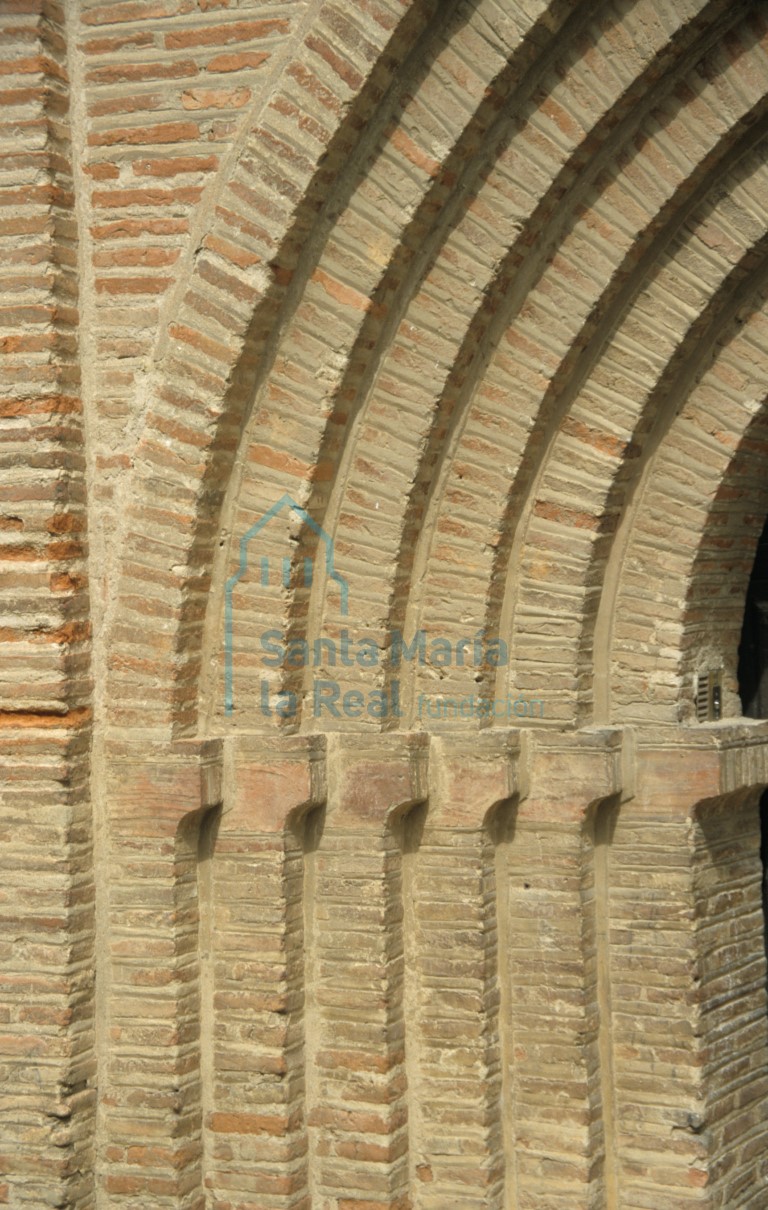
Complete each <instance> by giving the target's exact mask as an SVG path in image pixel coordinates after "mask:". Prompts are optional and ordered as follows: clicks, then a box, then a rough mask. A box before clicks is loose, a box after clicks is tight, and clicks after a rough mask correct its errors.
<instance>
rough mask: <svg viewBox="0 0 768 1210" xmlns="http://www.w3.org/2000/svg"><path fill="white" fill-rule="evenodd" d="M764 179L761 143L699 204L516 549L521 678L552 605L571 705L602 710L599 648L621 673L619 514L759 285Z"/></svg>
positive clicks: (561, 683)
mask: <svg viewBox="0 0 768 1210" xmlns="http://www.w3.org/2000/svg"><path fill="white" fill-rule="evenodd" d="M764 184H765V170H764V166H763V164H762V160H761V156H760V153H759V152H756V153H755V154H754V155H753V156H751V157H750V158H749V159H748V161H747V162H746V163H745V162H741V163H739V164H738V165H737V166H736V169H735V170H734V172H733V173H732V174H730V175H726V176H725V177H724V178H722V179H720V180H717V181H716V182H715V183H714V186H713V192H714V195H715V196H717V194H718V193H719V192H721V191H725V193H726V197H725V199H724V200H723V201H722V202H719V203H716V204H714V205H713V204H712V202H711V201H710V200H707V202H706V203H705V204H704V205H703V206H701V207H699V208H698V209H697V210H696V211H694V212H693V214H691V215H690V217H689V219H688V220H687V222H686V224H685V226H684V228H683V230H682V231H681V233H680V234H679V235H678V236H677V237H676V238H675V240H674V241H673V242H672V244H671V245H670V246H669V248H668V249H667V252H666V255H665V256H664V258H663V259H662V260H661V261H660V262H659V264H658V266H657V268H656V269H654V271H653V272H652V273H651V274H649V276H648V280H647V281H646V285H645V287H644V288H643V290H642V291H641V292H640V293H639V295H638V297H637V299H636V301H635V303H634V305H633V306H632V307H631V308H630V309H629V311H628V312H627V314H626V316H625V317H624V319H623V320H622V322H621V324H620V325H619V326H618V328H617V331H616V332H615V334H614V335H613V336H612V338H611V339H610V341H609V342H608V344H607V345H606V347H605V349H604V352H603V354H602V356H601V357H600V359H599V360H598V361H597V363H596V365H595V367H594V369H593V371H592V375H591V377H590V379H589V381H588V382H587V383H586V384H585V386H584V387H583V389H582V391H581V392H580V393H579V395H577V397H576V399H575V400H574V401H573V403H572V405H571V407H570V410H569V412H568V415H567V417H566V418H565V419H564V420H563V422H562V424H561V427H560V431H559V432H558V433H557V435H556V436H555V438H554V440H553V442H552V445H551V447H550V451H549V453H548V456H547V458H546V460H545V461H544V464H543V465H542V467H541V469H540V472H539V478H538V484H537V488H536V491H535V493H532V499H531V503H530V506H529V515H528V517H527V519H526V520H527V526H526V529H525V530H524V534H523V535H522V536H521V538H520V542H519V548H518V549H519V553H518V557H517V558H516V560H515V572H514V584H515V587H514V588H513V592H514V593H515V596H514V601H515V605H516V616H515V625H514V627H513V629H512V633H513V636H514V637H513V646H514V649H515V651H516V652H518V653H519V655H518V656H517V657H516V661H515V667H514V668H513V675H516V677H517V678H519V681H518V685H515V684H514V681H513V685H514V687H516V688H517V687H518V686H519V687H521V688H522V687H525V688H526V689H528V690H529V691H530V683H531V682H530V679H529V678H531V677H534V678H535V677H536V676H537V670H536V669H535V668H534V667H533V665H534V663H535V660H534V659H531V658H530V656H529V655H528V654H527V653H528V651H530V648H531V646H532V643H533V642H534V636H535V629H536V623H535V621H534V615H535V614H536V612H537V610H541V609H542V608H545V609H546V611H547V613H548V614H549V615H550V616H551V618H552V619H553V620H552V622H551V625H550V627H549V633H550V635H551V638H550V639H549V641H548V643H547V646H548V647H549V648H550V651H549V653H548V654H547V656H546V663H547V665H548V667H547V669H546V670H545V669H539V670H538V679H539V684H540V687H541V689H544V690H545V687H546V685H547V682H548V680H549V677H550V676H552V677H554V678H555V684H554V686H553V689H552V692H555V691H556V692H557V694H558V695H559V696H560V697H561V699H562V698H566V699H567V698H568V697H569V696H571V700H572V703H573V704H572V706H571V712H573V711H574V710H575V708H576V707H575V700H576V696H577V695H578V696H579V699H580V702H581V707H582V709H583V711H584V713H583V715H582V717H589V716H590V714H591V702H592V666H593V661H594V660H595V659H596V660H597V663H598V673H599V675H600V676H601V677H602V678H603V682H602V683H603V684H604V682H605V678H606V677H608V676H609V675H610V674H609V672H608V670H607V668H606V667H605V661H604V660H603V659H602V656H603V654H604V650H605V647H604V644H605V641H606V637H605V632H604V631H603V630H601V631H600V632H599V633H598V636H597V640H596V641H595V640H594V638H593V635H594V627H595V618H596V612H597V608H598V605H600V604H601V603H602V605H601V607H602V609H603V617H604V618H606V619H607V618H608V617H609V613H608V605H607V601H608V596H609V594H607V593H606V592H605V591H604V587H603V582H604V578H605V576H606V564H607V561H608V560H610V558H611V551H612V549H613V539H614V534H615V531H616V527H617V525H618V524H619V523H620V522H622V517H623V515H624V514H626V516H625V518H624V521H623V522H622V524H624V525H625V526H631V524H632V516H633V510H634V509H635V508H636V503H635V501H634V498H633V493H634V488H635V485H636V483H637V481H638V478H639V476H640V475H641V473H642V470H643V468H644V467H645V465H646V462H647V459H648V457H649V455H650V451H652V450H653V449H654V448H657V447H658V445H659V443H660V442H663V440H664V436H665V428H666V425H667V424H668V423H670V421H671V418H672V416H673V415H674V413H675V411H677V410H678V409H679V408H680V406H681V402H682V399H683V398H684V396H685V393H686V391H687V389H689V388H690V384H691V381H692V379H693V376H694V374H695V372H696V369H697V367H698V366H699V364H700V360H701V355H702V352H703V351H705V350H706V351H709V349H710V348H711V345H712V343H713V342H715V341H716V340H717V338H718V334H719V333H720V332H721V330H722V326H723V323H724V322H727V317H728V315H729V312H730V310H731V307H732V303H733V300H734V299H740V298H741V297H742V292H743V290H744V289H747V290H748V289H749V282H750V280H751V278H752V276H753V272H754V269H755V265H756V264H757V263H759V260H760V256H761V253H762V249H763V245H764V239H765V229H764V217H763V215H762V208H761V206H760V203H759V200H758V199H759V197H760V196H761V190H762V189H763V188H764ZM606 420H607V423H606ZM601 422H602V423H601ZM672 525H673V522H672V521H671V520H670V526H672ZM683 591H684V589H683ZM613 604H614V605H615V601H614V602H613ZM555 619H557V620H556V621H555ZM606 624H607V625H608V626H610V625H611V622H610V621H608V622H607V623H606ZM595 644H596V647H597V650H596V651H595ZM542 682H543V684H542ZM678 690H679V686H676V687H675V693H677V692H678ZM600 708H601V710H602V711H604V706H603V703H602V702H601V703H600ZM567 713H568V712H566V714H567ZM604 717H606V716H605V714H604V713H601V718H604Z"/></svg>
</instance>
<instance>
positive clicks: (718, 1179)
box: [677, 788, 768, 1210]
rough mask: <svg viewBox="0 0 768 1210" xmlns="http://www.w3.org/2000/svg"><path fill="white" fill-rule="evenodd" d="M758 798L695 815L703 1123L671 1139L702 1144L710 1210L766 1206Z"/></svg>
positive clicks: (745, 795) (766, 1071)
mask: <svg viewBox="0 0 768 1210" xmlns="http://www.w3.org/2000/svg"><path fill="white" fill-rule="evenodd" d="M759 794H760V789H759V788H758V789H755V788H752V789H750V790H745V791H741V792H740V793H736V794H729V795H724V796H723V797H722V798H718V799H715V800H714V802H710V803H706V804H703V805H702V807H701V808H700V809H699V810H698V811H697V812H696V816H695V824H696V826H695V828H694V832H693V842H694V846H695V848H694V862H693V873H694V897H695V915H696V934H697V951H698V964H699V965H698V974H699V976H700V980H701V982H700V990H701V1013H702V1033H703V1038H704V1051H703V1058H704V1064H703V1072H702V1082H703V1086H704V1091H705V1107H704V1120H703V1121H698V1120H691V1119H688V1120H686V1121H685V1122H684V1123H682V1125H680V1124H678V1127H677V1129H678V1132H680V1130H682V1133H683V1134H684V1135H685V1134H687V1133H688V1132H691V1131H692V1132H693V1133H695V1134H698V1135H704V1136H705V1138H706V1139H707V1140H709V1139H711V1144H710V1146H709V1153H710V1156H709V1158H710V1167H709V1173H710V1180H711V1195H712V1206H713V1207H717V1208H718V1210H728V1208H729V1207H731V1206H738V1207H740V1208H741V1207H744V1208H747V1207H749V1208H751V1210H758V1207H760V1206H764V1205H765V1204H766V1202H768V1120H767V1118H766V1111H765V1104H766V1097H768V1011H766V1009H767V1008H768V1005H767V1003H766V964H765V945H764V927H765V921H764V919H763V904H762V880H763V866H762V862H761V860H760V814H759V805H758V796H759Z"/></svg>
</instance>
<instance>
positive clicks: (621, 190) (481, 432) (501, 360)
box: [410, 29, 764, 720]
mask: <svg viewBox="0 0 768 1210" xmlns="http://www.w3.org/2000/svg"><path fill="white" fill-rule="evenodd" d="M740 32H741V33H742V36H744V37H745V41H746V43H747V45H748V44H749V43H750V42H751V43H752V44H753V45H752V51H753V54H754V57H755V60H756V61H757V62H758V63H759V62H761V61H762V54H763V52H762V49H761V48H760V47H759V46H756V45H755V39H754V35H753V33H752V32H751V31H750V30H749V29H743V30H742V31H740ZM732 37H733V38H734V40H735V42H736V44H737V45H738V34H735V33H734V34H732ZM742 49H743V50H744V49H745V47H742ZM705 62H706V61H705ZM742 66H743V65H742ZM713 67H714V64H713V63H712V62H711V61H710V63H709V64H708V65H707V68H706V69H705V70H706V74H707V83H706V84H702V82H701V76H699V88H698V91H699V94H700V98H701V99H699V98H697V105H698V106H700V105H701V104H702V102H707V101H708V108H709V112H710V113H712V112H714V111H715V109H716V108H722V109H723V110H724V111H726V110H727V113H728V117H727V118H725V116H724V114H723V117H722V119H721V120H719V121H717V122H715V123H714V124H711V123H710V124H707V123H703V124H700V123H699V122H698V121H697V116H696V113H694V114H693V115H692V114H691V113H690V112H689V105H690V104H691V99H692V97H694V96H695V93H694V92H693V90H692V88H691V87H690V85H689V84H688V82H687V81H678V82H677V90H678V99H679V101H680V104H679V108H678V111H677V113H674V114H669V113H668V114H667V115H666V120H665V122H664V124H663V127H664V128H663V130H662V129H661V128H659V127H658V125H657V130H656V132H655V137H653V135H651V137H647V138H646V139H645V142H640V141H638V143H637V144H636V147H635V148H634V149H633V150H634V151H635V154H634V155H633V157H632V159H631V160H630V161H629V162H625V163H624V164H623V165H621V166H620V170H619V171H617V173H616V176H615V179H614V180H613V181H612V182H608V183H607V184H605V186H604V188H603V190H602V192H601V193H600V194H599V195H598V197H597V198H596V199H595V200H592V199H590V201H589V204H587V203H585V210H584V214H583V215H582V221H581V223H580V224H576V225H575V226H574V229H573V232H572V233H571V236H570V245H569V244H567V243H565V242H564V244H563V245H562V246H561V248H560V249H559V254H558V256H557V257H556V258H555V260H554V261H553V263H552V265H551V266H548V268H547V270H546V272H545V273H544V274H543V275H542V279H541V282H540V283H537V285H536V287H535V288H532V289H531V290H529V291H528V293H527V295H526V301H525V308H524V310H523V311H522V312H521V314H520V315H518V316H517V317H516V318H515V320H514V322H513V323H512V324H511V325H510V327H509V328H508V329H507V331H506V332H505V335H504V337H503V339H502V340H501V341H500V342H499V343H498V345H497V348H496V350H495V351H494V352H493V353H492V355H491V356H490V357H489V361H488V366H487V369H486V371H485V374H484V376H483V378H482V380H481V382H480V384H479V386H477V387H476V394H475V398H474V400H473V402H472V405H471V407H468V408H467V409H466V414H465V415H464V416H463V417H462V418H461V426H460V427H458V426H457V434H456V437H455V444H454V448H453V449H452V450H451V452H450V456H447V457H446V459H445V467H444V482H443V483H441V484H440V486H439V489H438V490H436V491H435V493H434V496H435V499H434V503H433V505H432V506H431V514H428V517H427V525H426V526H425V528H424V537H423V539H422V541H423V543H424V548H425V549H424V551H423V553H422V555H421V557H420V559H418V560H417V568H418V571H419V573H420V574H421V575H423V585H422V589H421V593H420V596H421V600H422V601H423V604H422V603H421V602H420V601H419V596H418V595H417V594H416V593H415V594H414V597H413V598H412V600H411V602H410V605H411V608H412V609H413V611H414V621H413V622H412V623H411V629H412V630H416V629H417V625H418V621H417V619H418V618H419V617H421V618H425V617H426V618H428V617H429V616H430V611H432V613H433V611H434V604H435V603H436V602H439V601H440V599H441V598H443V599H445V598H446V596H447V597H448V599H449V600H451V599H455V597H456V595H457V594H459V593H461V600H462V604H463V606H464V621H463V625H464V627H465V629H467V630H470V631H471V630H474V628H475V626H483V625H485V626H486V628H487V630H488V632H489V633H492V632H498V631H499V630H500V632H501V633H502V634H504V635H508V634H509V633H510V631H511V630H512V627H513V613H514V602H515V601H516V600H517V601H519V597H517V595H516V594H517V590H518V579H519V576H518V571H519V561H518V552H519V549H520V547H519V545H518V544H517V543H515V542H514V538H515V535H516V533H518V532H519V533H520V534H521V538H520V543H522V541H523V538H522V534H524V533H525V528H524V526H521V523H520V518H521V517H522V518H523V519H524V518H525V509H526V501H527V500H528V501H529V505H531V506H532V505H533V504H534V503H535V498H536V497H535V488H536V485H537V482H538V476H539V474H540V473H541V471H542V468H543V466H544V465H545V460H544V455H545V454H546V453H547V450H548V445H549V443H550V442H551V441H552V440H553V439H554V438H555V434H556V432H557V425H558V424H559V423H563V424H565V425H566V426H567V424H568V422H569V419H570V418H571V411H572V409H573V408H574V406H575V404H574V400H578V392H579V388H580V387H581V386H582V385H583V383H584V381H585V380H587V381H588V380H589V374H590V372H591V367H592V366H593V365H594V363H595V361H596V359H597V358H598V357H599V355H600V353H601V351H602V349H603V347H604V345H605V342H606V339H607V337H608V336H609V334H610V332H611V328H612V326H613V325H614V324H615V323H616V322H617V319H618V317H619V316H620V315H621V314H622V313H623V311H624V310H625V309H626V308H627V307H629V306H630V305H631V302H632V299H633V298H634V297H635V296H636V294H637V293H638V292H639V291H640V290H641V289H642V287H643V285H644V283H645V280H646V278H647V277H648V275H649V274H650V273H652V265H653V264H654V262H655V260H656V259H657V258H658V257H659V256H660V255H661V254H662V251H663V249H664V248H665V246H666V244H667V243H669V241H670V239H671V238H672V236H673V234H674V232H675V230H676V228H677V227H678V226H679V224H680V222H681V221H682V220H683V217H684V216H685V215H686V214H687V213H689V212H690V211H691V210H692V209H695V207H696V205H700V204H701V202H702V199H703V198H705V197H706V196H707V193H708V192H709V191H710V190H711V189H713V188H714V189H718V188H722V187H723V185H722V180H721V177H723V176H725V177H726V179H727V175H728V172H729V171H731V170H732V168H733V165H734V162H735V161H737V160H738V159H739V158H741V157H742V156H743V155H744V153H745V151H746V150H747V149H748V148H749V146H751V145H752V144H754V142H755V140H756V138H757V137H759V134H757V133H756V132H757V131H758V127H759V119H760V118H761V115H762V114H763V113H764V100H763V98H762V97H761V95H760V93H759V91H758V89H755V90H754V92H753V93H752V94H751V95H748V94H742V95H741V96H740V104H741V115H740V116H741V123H739V122H738V119H736V113H737V112H738V110H736V112H735V111H734V110H735V107H734V105H733V103H732V98H733V96H734V89H735V92H736V95H739V91H740V90H739V89H738V88H736V75H737V68H736V67H735V66H734V65H731V64H729V65H725V64H723V67H722V70H720V71H717V70H713ZM697 74H698V73H697ZM702 74H703V73H702ZM747 74H749V73H747ZM753 78H754V77H753ZM693 82H695V77H694V81H692V83H693ZM710 87H711V89H712V91H711V92H710V91H709V88H710ZM729 94H730V97H731V101H730V102H729V103H728V105H725V104H723V103H722V102H723V100H724V98H725V97H727V96H728V95H729ZM718 98H719V99H720V104H718ZM705 112H706V110H705ZM698 115H699V117H700V115H701V110H700V109H699V110H698ZM734 119H736V120H734ZM683 131H685V137H684V138H683V137H682V136H683ZM745 132H746V133H745ZM641 133H643V134H644V133H645V132H641ZM662 136H663V137H662ZM678 140H679V144H678V143H677V141H678ZM670 145H672V146H675V145H678V146H679V147H680V152H679V154H678V156H677V157H674V156H673V157H672V158H671V159H669V158H667V159H665V157H666V156H667V154H668V149H669V147H670ZM662 166H665V171H664V173H663V174H662V172H661V171H660V167H662ZM640 190H643V192H642V193H641V192H640ZM624 215H631V216H632V220H633V222H636V223H637V228H636V229H633V230H627V228H626V226H624V229H622V226H620V225H619V224H618V222H617V220H619V219H620V217H621V216H624ZM606 231H608V233H609V234H610V235H611V236H612V237H613V240H614V243H615V244H618V246H619V249H620V251H621V252H622V253H623V255H624V258H625V259H624V261H623V264H622V262H621V261H620V260H619V262H618V264H617V265H616V267H615V268H614V269H613V271H612V275H609V274H607V273H605V261H606V244H605V240H604V238H603V242H601V240H600V237H601V236H603V237H605V232H606ZM569 248H570V255H566V251H567V250H568V249H569ZM590 250H591V251H590ZM598 255H599V257H600V261H599V264H598V265H597V266H596V267H595V268H594V269H593V268H592V265H591V264H590V259H589V257H590V256H593V257H594V259H595V260H596V261H597V257H598ZM590 275H591V276H592V278H593V280H592V281H590ZM606 277H608V280H609V285H608V288H607V289H606V288H605V278H606ZM585 287H586V288H585ZM574 289H575V290H576V291H577V293H576V294H575V295H574V294H573V293H572V296H571V300H570V301H569V303H568V304H567V305H566V303H565V299H566V298H567V297H568V295H567V294H566V293H565V290H570V291H571V292H573V291H574ZM552 299H554V300H555V301H556V302H558V301H559V302H561V306H560V309H559V314H558V317H557V321H556V324H554V323H551V322H548V316H549V317H550V318H551V317H552V314H553V310H552ZM553 328H554V329H555V332H554V335H552V331H553ZM513 383H514V385H512V384H513ZM510 395H511V397H512V399H514V401H515V403H516V410H517V412H518V417H519V419H516V427H515V429H511V428H510V427H509V426H506V429H505V426H504V425H503V424H502V420H503V417H505V416H506V415H508V414H509V407H508V403H507V401H508V399H509V398H510ZM573 419H574V420H576V421H578V419H579V418H578V416H577V415H575V414H574V417H573ZM489 421H490V423H489ZM590 429H594V430H595V433H596V434H597V433H599V431H600V425H599V423H595V421H594V420H593V421H592V423H591V424H588V425H586V427H585V423H584V418H583V417H582V418H581V427H579V424H578V423H576V425H575V437H576V442H577V444H576V448H577V449H578V448H579V446H578V443H579V442H580V441H581V442H583V443H584V444H585V445H588V443H589V437H590ZM573 439H574V433H571V434H570V435H569V436H568V438H567V440H566V441H565V442H563V445H561V475H562V476H563V477H564V478H565V481H567V478H568V475H569V469H568V468H569V466H570V465H571V464H572V457H571V455H569V453H568V451H567V445H568V442H569V441H570V442H571V444H573ZM478 451H479V453H478ZM628 452H629V454H630V456H631V455H632V454H633V453H634V450H629V451H628ZM468 476H469V477H470V478H471V482H469V481H468ZM510 479H511V480H512V489H511V490H510ZM611 480H612V475H611V474H609V475H608V479H607V484H608V485H610V482H611ZM499 500H502V501H504V502H505V505H504V507H503V509H502V511H501V513H500V511H499V504H498V501H499ZM542 520H547V519H546V518H542ZM548 528H549V529H550V531H551V530H552V526H551V525H550V526H549V527H548ZM572 532H573V531H572V527H571V526H570V525H569V524H568V522H567V521H566V524H565V525H564V526H563V527H562V530H561V538H560V539H559V541H560V543H561V544H560V547H559V548H558V545H557V543H555V542H554V541H553V542H552V544H551V546H550V550H551V554H550V559H551V560H553V561H555V562H556V560H557V557H558V556H557V551H558V549H563V545H566V546H567V544H568V543H569V541H570V534H571V533H572ZM577 537H578V530H577ZM538 540H539V542H540V543H541V547H540V549H539V550H538V552H537V553H538V554H540V555H541V557H542V559H544V558H546V549H547V540H546V538H544V540H543V541H542V540H541V538H539V539H538ZM468 542H472V543H473V546H472V550H473V552H476V553H475V554H474V557H473V558H468V556H467V551H468V549H469V547H468ZM430 548H431V549H430ZM535 549H536V548H535V546H534V547H533V548H532V550H535ZM556 571H557V568H556V567H552V569H551V572H550V579H552V573H556ZM415 578H418V577H415ZM468 581H469V582H468ZM462 582H463V586H462ZM563 588H564V592H563V593H560V594H559V596H558V607H559V608H562V609H563V610H564V611H565V612H566V620H567V622H568V623H569V624H570V625H572V626H573V627H574V629H576V628H578V627H579V626H580V625H581V624H582V611H581V607H578V608H574V609H573V610H572V611H571V612H570V613H568V612H567V610H568V606H569V602H568V601H567V592H568V585H567V583H566V584H564V585H563ZM472 602H474V606H473V607H472V606H471V603H472ZM550 604H551V602H550ZM542 606H543V607H544V608H545V609H546V608H547V602H546V601H545V600H544V598H543V597H542V598H540V599H539V602H538V605H537V606H534V612H535V613H536V618H535V619H534V618H532V619H531V626H532V627H533V628H534V629H536V630H537V631H538V633H539V635H540V634H541V632H542V621H541V607H542ZM470 607H471V608H472V611H471V612H470ZM553 612H554V609H553ZM467 615H469V618H468V620H467ZM443 624H444V625H446V624H448V625H449V624H450V622H449V619H448V618H447V617H446V619H445V622H444V623H443ZM523 641H524V642H525V646H526V648H527V649H530V647H531V646H534V645H535V646H536V648H537V651H536V656H535V657H534V659H533V660H532V661H531V664H530V668H529V669H528V670H526V671H527V673H528V675H527V676H526V677H520V667H519V666H518V668H517V669H516V670H515V671H516V672H517V674H518V677H519V681H518V683H517V684H516V685H515V684H513V685H512V686H511V688H514V689H515V690H517V689H520V690H522V691H523V692H524V693H529V694H530V693H535V692H536V690H538V689H540V684H539V678H540V675H541V671H540V667H539V666H537V659H536V657H537V656H540V647H541V643H538V644H536V636H535V635H533V634H532V635H530V636H527V641H526V640H523ZM569 641H570V640H569ZM546 644H547V639H546V637H545V645H546ZM549 644H550V645H551V646H555V645H558V646H561V645H562V636H558V635H553V636H552V638H551V639H550V640H549ZM564 663H567V660H566V661H564ZM566 675H567V676H568V677H569V683H568V684H567V685H563V684H558V685H557V686H556V687H555V688H556V693H557V695H558V696H560V697H561V698H562V699H563V702H564V705H563V713H562V717H563V718H564V719H566V720H569V719H571V718H572V717H573V716H574V714H575V699H576V685H575V684H574V680H575V677H574V675H573V673H571V672H568V671H567V672H566ZM449 688H452V689H453V690H454V691H455V692H456V693H469V692H471V691H472V689H473V684H472V680H471V679H470V677H469V676H465V678H464V680H463V682H457V683H456V684H455V685H454V686H452V687H450V686H449ZM507 688H508V686H507V685H506V684H503V683H502V684H500V685H499V686H498V691H499V692H504V691H506V690H507ZM554 692H555V689H553V693H554Z"/></svg>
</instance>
